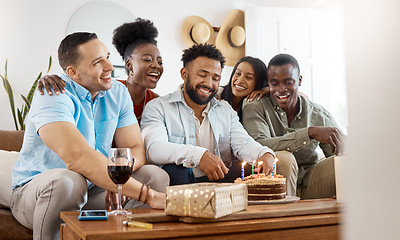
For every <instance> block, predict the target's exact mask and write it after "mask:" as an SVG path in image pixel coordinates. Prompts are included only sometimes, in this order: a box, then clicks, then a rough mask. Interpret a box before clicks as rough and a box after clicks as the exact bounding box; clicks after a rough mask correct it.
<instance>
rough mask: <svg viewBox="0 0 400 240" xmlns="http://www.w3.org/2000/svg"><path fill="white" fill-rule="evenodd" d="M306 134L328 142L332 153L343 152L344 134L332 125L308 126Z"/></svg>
mask: <svg viewBox="0 0 400 240" xmlns="http://www.w3.org/2000/svg"><path fill="white" fill-rule="evenodd" d="M308 136H310V138H312V139H315V140H317V141H319V142H322V143H328V144H329V145H330V146H331V147H332V153H334V154H336V155H339V154H341V153H343V145H344V135H343V133H342V132H341V131H340V130H339V129H337V128H334V127H309V128H308Z"/></svg>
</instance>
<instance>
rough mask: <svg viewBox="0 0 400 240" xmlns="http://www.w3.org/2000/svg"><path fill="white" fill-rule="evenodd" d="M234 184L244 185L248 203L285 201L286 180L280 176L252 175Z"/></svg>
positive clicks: (239, 179)
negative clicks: (246, 190)
mask: <svg viewBox="0 0 400 240" xmlns="http://www.w3.org/2000/svg"><path fill="white" fill-rule="evenodd" d="M235 183H246V184H247V189H248V200H249V201H272V200H285V198H286V178H284V177H283V176H282V175H279V174H277V175H275V176H274V178H272V175H268V176H266V175H265V174H264V173H260V174H259V175H258V174H253V175H250V176H247V177H245V178H243V179H241V178H238V179H236V180H235Z"/></svg>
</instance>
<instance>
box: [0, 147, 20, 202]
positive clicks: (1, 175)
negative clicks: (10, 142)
mask: <svg viewBox="0 0 400 240" xmlns="http://www.w3.org/2000/svg"><path fill="white" fill-rule="evenodd" d="M18 158H19V152H9V151H3V150H0V208H9V207H10V201H11V193H12V190H11V173H12V169H13V167H14V165H15V163H16V162H17V160H18Z"/></svg>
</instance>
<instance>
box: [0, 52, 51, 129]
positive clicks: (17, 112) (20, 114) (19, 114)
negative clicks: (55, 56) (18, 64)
mask: <svg viewBox="0 0 400 240" xmlns="http://www.w3.org/2000/svg"><path fill="white" fill-rule="evenodd" d="M52 61H53V60H52V57H51V56H50V58H49V67H48V68H47V73H48V72H49V71H50V68H51V65H52ZM0 77H1V78H2V79H3V86H4V89H5V90H6V92H7V95H8V100H9V101H10V108H11V112H12V115H13V118H14V124H15V129H16V130H25V118H26V115H27V114H28V112H29V109H30V107H31V102H32V98H33V95H34V93H35V90H36V87H37V83H38V81H39V79H40V78H41V77H42V72H40V73H39V75H38V76H37V78H36V80H35V81H34V82H33V84H32V87H31V88H30V90H29V93H28V95H27V96H24V95H22V94H21V98H22V100H23V101H24V103H23V104H22V106H21V108H16V107H15V103H14V93H13V89H12V87H11V84H10V82H9V81H8V76H7V60H6V64H5V72H4V75H1V74H0Z"/></svg>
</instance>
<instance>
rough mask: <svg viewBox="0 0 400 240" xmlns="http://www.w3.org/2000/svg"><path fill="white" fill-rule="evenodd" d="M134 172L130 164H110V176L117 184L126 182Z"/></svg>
mask: <svg viewBox="0 0 400 240" xmlns="http://www.w3.org/2000/svg"><path fill="white" fill-rule="evenodd" d="M131 174H132V167H130V166H110V165H109V166H108V176H110V178H111V180H112V181H113V182H114V183H115V184H125V183H126V182H127V181H128V180H129V178H130V177H131Z"/></svg>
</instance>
